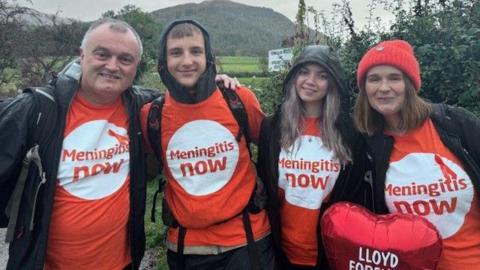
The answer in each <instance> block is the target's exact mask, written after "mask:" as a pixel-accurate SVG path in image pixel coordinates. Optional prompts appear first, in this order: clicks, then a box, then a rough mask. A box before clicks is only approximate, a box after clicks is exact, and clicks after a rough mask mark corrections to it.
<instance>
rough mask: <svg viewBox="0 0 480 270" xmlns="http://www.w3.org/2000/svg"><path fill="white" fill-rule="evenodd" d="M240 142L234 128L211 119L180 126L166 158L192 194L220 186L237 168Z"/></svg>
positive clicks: (179, 180)
mask: <svg viewBox="0 0 480 270" xmlns="http://www.w3.org/2000/svg"><path fill="white" fill-rule="evenodd" d="M238 157H239V146H238V143H237V141H236V140H235V137H234V136H233V134H232V132H230V130H228V129H227V128H226V127H224V126H222V125H221V124H219V123H217V122H215V121H210V120H196V121H192V122H189V123H186V124H185V125H183V126H182V127H181V128H179V129H178V130H177V131H176V132H175V134H174V135H173V136H172V138H171V139H170V141H169V142H168V147H167V151H166V160H167V163H168V168H169V169H170V172H171V173H172V176H173V177H174V178H175V180H177V182H178V183H179V184H180V186H182V188H183V189H184V190H185V191H186V192H187V193H189V194H191V195H195V196H201V195H207V194H211V193H213V192H216V191H218V190H220V189H221V188H222V187H224V186H225V185H226V184H227V183H228V182H229V181H230V179H231V177H232V175H233V172H234V171H235V169H236V168H237V163H238Z"/></svg>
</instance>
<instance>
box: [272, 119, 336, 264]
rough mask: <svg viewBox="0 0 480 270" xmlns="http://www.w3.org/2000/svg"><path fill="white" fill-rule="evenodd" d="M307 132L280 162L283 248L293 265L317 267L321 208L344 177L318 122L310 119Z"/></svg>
mask: <svg viewBox="0 0 480 270" xmlns="http://www.w3.org/2000/svg"><path fill="white" fill-rule="evenodd" d="M304 126H305V128H304V132H303V134H302V135H301V136H299V137H298V138H297V140H296V141H295V142H294V144H293V145H292V146H291V147H290V148H289V149H288V151H286V150H284V149H282V150H281V152H280V156H279V159H278V176H279V178H278V186H279V196H280V203H281V205H280V216H281V221H282V247H283V251H284V252H285V254H286V256H287V257H288V259H289V260H290V262H291V263H293V264H298V265H308V266H314V265H316V263H317V256H318V241H317V239H318V233H317V232H318V226H319V215H320V207H321V205H322V203H323V202H324V201H326V200H327V199H328V196H329V194H330V192H331V191H332V189H333V186H334V185H335V182H336V181H337V178H338V175H339V174H340V169H341V166H340V163H339V161H338V160H337V159H335V158H334V156H333V152H332V151H330V150H329V149H327V148H326V147H325V146H324V145H323V143H322V139H321V137H320V130H319V129H318V120H317V119H316V118H306V119H305V120H304Z"/></svg>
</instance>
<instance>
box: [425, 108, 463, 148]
mask: <svg viewBox="0 0 480 270" xmlns="http://www.w3.org/2000/svg"><path fill="white" fill-rule="evenodd" d="M453 108H454V107H452V106H451V105H447V104H443V103H439V104H432V115H431V116H432V119H433V121H435V123H437V124H438V125H439V126H441V127H442V128H443V129H444V130H445V131H446V132H448V133H452V134H456V135H458V136H460V138H461V139H463V132H462V129H461V128H460V126H459V123H458V122H457V119H456V118H455V117H454V114H453V113H452V110H453Z"/></svg>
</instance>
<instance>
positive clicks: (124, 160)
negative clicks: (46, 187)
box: [58, 120, 129, 200]
mask: <svg viewBox="0 0 480 270" xmlns="http://www.w3.org/2000/svg"><path fill="white" fill-rule="evenodd" d="M128 173H129V140H128V134H127V130H126V129H124V128H121V127H118V126H115V125H113V124H111V123H109V122H107V121H105V120H97V121H91V122H87V123H85V124H83V125H81V126H79V127H77V128H76V129H75V130H73V131H72V132H71V133H70V134H69V135H68V136H67V137H65V139H64V141H63V149H62V154H61V157H60V165H59V170H58V181H59V185H60V186H62V187H63V188H64V189H65V190H67V191H68V192H69V193H70V194H72V195H74V196H77V197H79V198H82V199H86V200H96V199H101V198H104V197H106V196H108V195H110V194H112V193H114V192H115V191H117V190H118V189H119V188H120V187H121V186H122V185H123V183H125V181H126V179H127V177H128Z"/></svg>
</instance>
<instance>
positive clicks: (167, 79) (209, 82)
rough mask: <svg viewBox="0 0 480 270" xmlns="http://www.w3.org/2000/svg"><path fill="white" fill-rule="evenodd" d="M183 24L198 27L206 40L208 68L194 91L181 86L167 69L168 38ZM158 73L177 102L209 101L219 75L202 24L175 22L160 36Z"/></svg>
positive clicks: (192, 21)
mask: <svg viewBox="0 0 480 270" xmlns="http://www.w3.org/2000/svg"><path fill="white" fill-rule="evenodd" d="M182 23H190V24H193V25H195V26H197V27H198V28H199V29H200V30H201V31H202V34H203V39H204V40H205V56H206V58H207V66H206V69H205V72H204V73H203V74H202V75H201V76H200V78H199V79H198V82H197V84H196V85H195V86H194V87H193V89H192V88H187V87H184V86H182V85H181V84H179V83H178V82H177V80H176V79H175V78H174V77H173V76H172V74H170V72H168V69H167V36H168V33H169V32H170V30H172V28H173V27H174V26H175V25H178V24H182ZM158 73H159V74H160V78H162V82H163V83H164V84H165V86H166V87H167V90H168V91H169V93H170V95H171V96H172V97H173V99H175V100H176V101H177V102H180V103H187V104H194V103H198V102H201V101H203V100H205V99H207V98H208V97H209V96H210V95H211V94H212V93H213V92H214V91H215V89H216V88H217V86H216V85H215V76H216V75H217V70H216V67H215V56H214V55H213V52H212V48H211V45H210V36H209V35H208V32H207V30H205V28H204V27H203V26H202V25H201V24H199V23H198V22H196V21H194V20H175V21H173V22H171V23H170V24H169V25H167V26H166V27H165V29H164V30H163V32H162V34H161V35H160V51H159V57H158ZM191 90H193V93H194V94H191V92H192V91H191Z"/></svg>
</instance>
